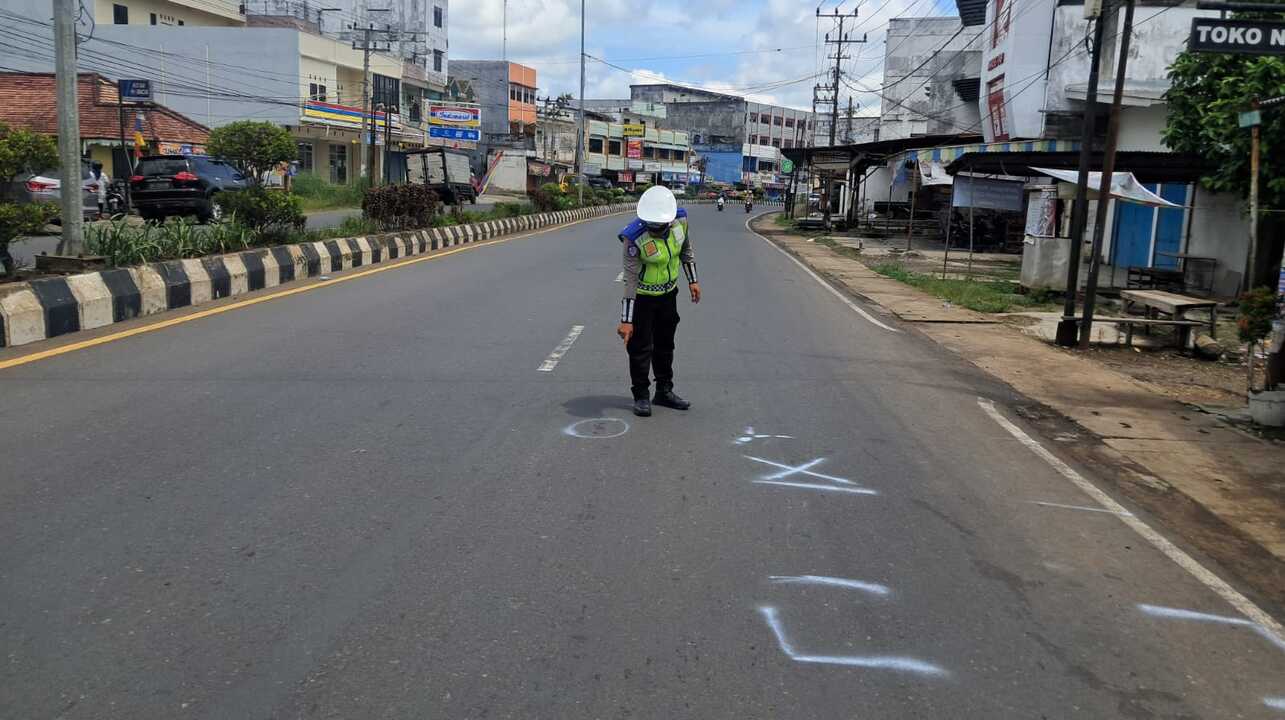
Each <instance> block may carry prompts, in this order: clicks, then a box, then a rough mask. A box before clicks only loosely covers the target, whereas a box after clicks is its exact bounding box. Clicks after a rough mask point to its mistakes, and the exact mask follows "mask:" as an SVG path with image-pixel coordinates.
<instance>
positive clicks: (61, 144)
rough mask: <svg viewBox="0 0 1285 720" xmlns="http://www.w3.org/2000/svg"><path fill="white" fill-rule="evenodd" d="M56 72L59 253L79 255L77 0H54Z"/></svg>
mask: <svg viewBox="0 0 1285 720" xmlns="http://www.w3.org/2000/svg"><path fill="white" fill-rule="evenodd" d="M53 10H54V51H55V55H56V56H57V59H56V65H55V69H56V70H57V75H58V78H57V82H58V103H57V110H58V160H59V163H60V164H61V165H62V170H61V172H60V173H59V178H60V181H61V187H62V189H61V191H60V192H59V193H58V195H59V199H60V203H59V205H60V209H59V212H60V213H61V220H62V240H61V241H60V242H59V243H58V254H60V255H64V256H77V255H80V254H81V252H82V251H83V249H84V248H83V246H82V240H83V238H84V231H85V225H84V216H83V214H82V213H83V212H84V207H83V205H82V200H81V197H80V106H79V104H78V103H77V101H76V42H77V40H76V17H77V15H78V14H79V11H80V7H79V5H77V4H76V2H73V0H53Z"/></svg>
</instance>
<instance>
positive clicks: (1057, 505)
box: [1027, 500, 1133, 517]
mask: <svg viewBox="0 0 1285 720" xmlns="http://www.w3.org/2000/svg"><path fill="white" fill-rule="evenodd" d="M1027 502H1029V503H1031V504H1032V505H1043V506H1044V507H1052V508H1063V509H1066V510H1084V511H1085V512H1095V513H1106V514H1108V515H1120V514H1121V513H1118V512H1116V511H1114V510H1107V509H1106V508H1095V507H1085V506H1083V505H1063V504H1062V503H1055V502H1043V501H1041V500H1028V501H1027ZM1123 514H1124V515H1129V516H1131V517H1132V515H1133V513H1131V512H1128V511H1127V510H1126V511H1125V512H1124V513H1123Z"/></svg>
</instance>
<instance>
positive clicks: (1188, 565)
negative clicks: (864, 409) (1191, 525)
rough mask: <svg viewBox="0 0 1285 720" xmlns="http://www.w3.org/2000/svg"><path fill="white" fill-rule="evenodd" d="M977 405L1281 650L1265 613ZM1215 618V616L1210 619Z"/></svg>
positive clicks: (983, 402) (989, 406)
mask: <svg viewBox="0 0 1285 720" xmlns="http://www.w3.org/2000/svg"><path fill="white" fill-rule="evenodd" d="M977 404H978V405H979V406H981V408H982V410H983V411H984V412H985V413H986V414H987V415H989V416H990V417H991V419H992V420H994V421H995V422H997V423H999V426H1000V427H1002V428H1004V429H1005V430H1007V431H1008V433H1009V434H1010V435H1012V436H1013V437H1014V438H1017V441H1018V442H1020V443H1022V444H1023V445H1025V446H1026V448H1027V449H1028V450H1030V451H1031V452H1033V453H1035V454H1036V455H1038V456H1039V457H1040V459H1041V460H1043V461H1044V462H1046V463H1048V464H1049V465H1051V466H1053V469H1054V470H1057V471H1058V473H1060V474H1061V475H1062V477H1064V478H1066V479H1067V480H1070V481H1071V482H1072V483H1074V484H1075V486H1076V487H1078V488H1079V489H1080V490H1081V491H1083V492H1084V494H1085V495H1088V496H1089V497H1091V498H1093V499H1094V500H1096V501H1097V503H1098V504H1099V505H1101V506H1102V507H1104V508H1106V509H1107V510H1109V511H1111V512H1112V513H1114V514H1115V515H1116V516H1117V517H1119V518H1120V521H1121V522H1123V523H1124V524H1125V525H1128V526H1129V527H1130V528H1132V529H1133V531H1134V532H1136V533H1138V534H1139V535H1141V536H1142V537H1143V538H1144V539H1145V540H1146V541H1147V542H1149V543H1151V545H1152V546H1153V547H1155V548H1156V549H1157V550H1159V551H1160V552H1161V553H1163V554H1164V556H1165V557H1167V558H1169V559H1170V560H1172V561H1173V562H1174V563H1176V564H1177V565H1178V566H1179V567H1181V568H1182V569H1183V570H1186V571H1187V573H1188V574H1190V575H1191V576H1192V577H1194V578H1196V580H1198V581H1200V583H1201V584H1203V585H1204V586H1205V587H1207V588H1209V589H1210V590H1212V591H1214V593H1215V594H1217V595H1218V597H1220V598H1222V599H1223V600H1226V601H1227V602H1228V603H1229V604H1230V605H1231V606H1232V607H1234V608H1236V611H1237V612H1239V613H1240V614H1241V615H1244V616H1245V617H1247V618H1249V620H1251V621H1253V623H1255V624H1257V625H1258V626H1259V627H1261V628H1262V632H1263V633H1266V634H1268V635H1270V636H1271V638H1272V643H1273V644H1275V645H1276V646H1277V647H1285V641H1283V640H1281V638H1282V637H1285V630H1282V628H1281V624H1280V623H1279V622H1277V621H1276V619H1275V618H1273V617H1272V616H1271V615H1269V614H1267V612H1266V611H1265V610H1263V609H1262V608H1260V607H1258V606H1257V605H1255V604H1254V602H1253V601H1252V600H1250V599H1249V598H1247V597H1245V596H1244V595H1242V594H1241V593H1240V592H1239V591H1237V590H1236V588H1233V587H1232V586H1231V585H1228V584H1227V582H1226V581H1224V580H1223V579H1222V578H1220V577H1218V576H1217V575H1215V574H1213V573H1212V572H1210V570H1209V569H1208V568H1206V567H1205V566H1204V565H1201V564H1200V563H1198V562H1196V560H1195V559H1194V558H1193V557H1191V556H1190V555H1188V554H1187V553H1185V552H1183V551H1182V549H1181V548H1179V547H1178V546H1177V545H1174V544H1173V543H1171V542H1169V540H1168V539H1166V538H1165V537H1164V536H1163V535H1161V534H1160V533H1158V532H1156V531H1155V530H1154V529H1152V527H1151V526H1150V525H1148V524H1146V523H1144V522H1142V521H1141V520H1139V519H1138V518H1137V517H1136V516H1135V515H1134V514H1133V513H1131V512H1129V511H1128V510H1127V509H1126V508H1125V507H1124V506H1123V505H1121V504H1120V503H1118V502H1116V501H1115V500H1114V499H1113V498H1112V497H1111V496H1110V495H1107V494H1106V493H1105V492H1103V491H1102V490H1100V489H1099V488H1098V487H1097V486H1096V485H1094V484H1093V483H1091V482H1089V481H1088V480H1086V479H1085V478H1084V476H1083V475H1081V474H1080V473H1078V472H1076V471H1075V468H1072V467H1071V466H1070V465H1067V464H1066V463H1064V462H1062V460H1061V459H1060V458H1058V457H1057V456H1056V455H1054V454H1053V453H1051V452H1049V451H1048V449H1046V448H1045V447H1044V446H1043V445H1041V444H1039V443H1038V442H1036V440H1035V439H1034V438H1032V437H1031V436H1030V435H1027V434H1026V432H1025V431H1023V430H1022V429H1021V428H1019V427H1018V426H1017V425H1015V424H1013V422H1012V421H1011V420H1009V419H1008V418H1006V417H1004V415H1003V414H1001V413H1000V411H999V410H996V409H995V403H993V402H991V401H990V400H987V399H985V398H977ZM1213 617H1217V616H1213Z"/></svg>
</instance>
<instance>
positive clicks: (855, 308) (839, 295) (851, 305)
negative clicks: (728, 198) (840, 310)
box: [745, 216, 901, 332]
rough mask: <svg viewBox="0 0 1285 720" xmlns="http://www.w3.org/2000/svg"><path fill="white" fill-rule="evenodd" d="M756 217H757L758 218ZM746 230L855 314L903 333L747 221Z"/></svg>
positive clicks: (880, 325)
mask: <svg viewBox="0 0 1285 720" xmlns="http://www.w3.org/2000/svg"><path fill="white" fill-rule="evenodd" d="M756 217H757V216H756ZM753 219H754V218H750V220H753ZM745 229H746V230H749V231H750V232H751V233H754V234H755V235H758V236H759V239H761V240H762V241H763V242H765V243H767V244H768V245H769V246H771V247H772V249H773V250H775V251H777V252H779V253H781V254H782V255H784V256H785V257H787V258H789V260H790V262H792V263H794V264H795V265H798V266H799V268H800V269H801V270H803V272H805V273H807V274H808V275H809V276H811V277H812V279H813V280H816V281H817V282H818V283H821V287H823V288H825V289H826V290H829V291H830V294H831V295H833V296H835V297H837V298H839V299H840V300H841V301H843V304H844V305H847V306H848V307H849V308H850V309H851V310H852V311H853V312H855V313H856V314H858V315H860V316H861V317H863V318H865V319H866V320H869V321H870V322H871V323H873V324H874V325H876V326H877V327H881V328H883V329H884V330H887V331H888V332H901V331H900V330H898V329H897V328H895V327H890V326H888V325H885V324H883V323H882V322H879V319H878V318H876V317H875V316H873V315H871V314H870V313H868V312H866V311H865V310H862V309H861V307H860V306H858V305H857V304H856V303H854V302H852V301H851V300H849V299H848V296H847V295H844V294H843V293H841V292H839V291H838V290H836V289H835V288H834V286H833V285H831V284H830V283H828V282H826V281H825V280H824V279H823V278H822V277H821V276H820V275H817V274H816V273H814V272H812V268H810V267H808V266H807V265H804V264H803V263H802V262H801V261H800V260H799V259H798V258H796V257H794V256H793V255H791V254H789V253H788V252H786V251H784V250H782V249H781V248H779V247H777V246H776V243H774V242H772V241H771V240H768V239H767V238H766V237H763V236H762V235H759V234H758V233H756V232H754V231H753V230H751V229H750V221H749V220H746V221H745Z"/></svg>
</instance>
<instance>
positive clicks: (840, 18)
mask: <svg viewBox="0 0 1285 720" xmlns="http://www.w3.org/2000/svg"><path fill="white" fill-rule="evenodd" d="M817 17H821V8H820V7H818V8H817ZM827 17H831V18H834V19H835V20H836V21H837V22H838V23H839V29H838V32H836V33H835V36H834V39H833V40H831V39H830V33H826V35H825V44H826V45H834V46H835V50H834V57H832V58H830V59H831V60H834V79H833V80H832V81H831V82H832V84H833V87H834V103H833V104H831V105H830V144H831V145H834V134H835V131H836V130H838V127H839V76H840V75H841V74H842V72H843V67H842V63H843V61H844V60H847V59H849V58H851V57H852V56H851V55H844V54H843V46H845V45H852V44H855V43H864V42H865V41H866V36H865V35H862V36H861V39H860V40H851V39H849V38H848V36H847V34H846V33H844V32H843V25H844V23H845V22H846V21H847V20H848V19H850V18H851V19H855V18H856V17H857V9H856V8H853V9H852V12H851V13H840V12H839V9H838V8H837V7H836V8H835V9H834V12H832V13H831V14H830V15H828V16H827Z"/></svg>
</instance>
